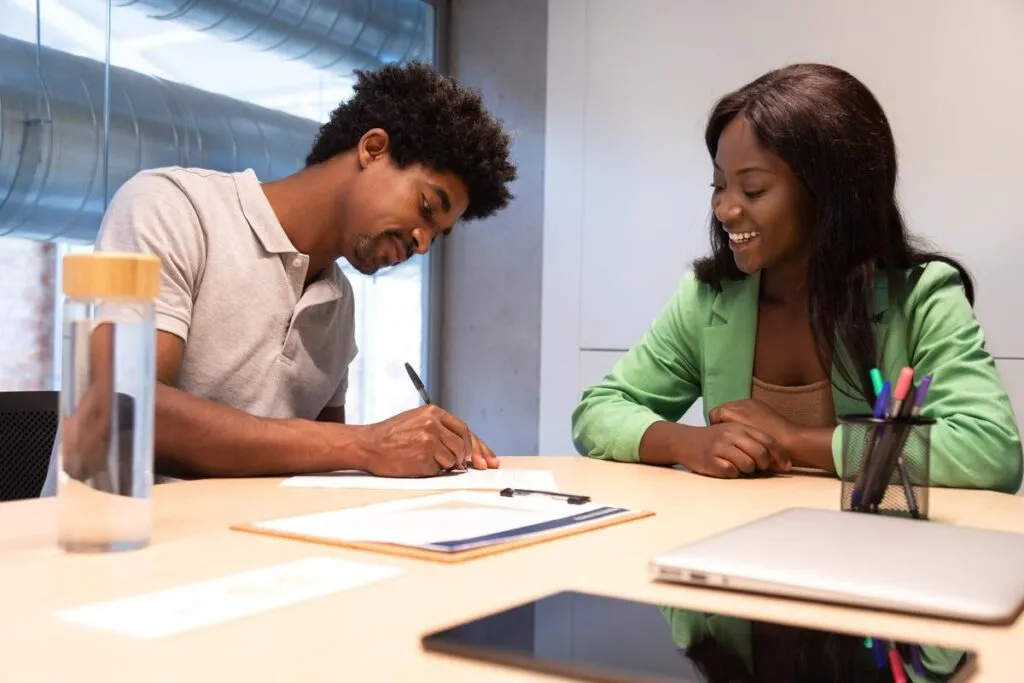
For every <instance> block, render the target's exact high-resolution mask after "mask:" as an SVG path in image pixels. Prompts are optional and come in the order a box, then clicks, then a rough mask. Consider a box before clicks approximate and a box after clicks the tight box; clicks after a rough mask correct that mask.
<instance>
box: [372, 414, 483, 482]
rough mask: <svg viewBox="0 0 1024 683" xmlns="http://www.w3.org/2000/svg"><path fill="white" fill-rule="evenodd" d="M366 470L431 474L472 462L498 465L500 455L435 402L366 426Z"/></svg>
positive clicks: (381, 473) (395, 474) (382, 473)
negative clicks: (497, 456) (435, 404)
mask: <svg viewBox="0 0 1024 683" xmlns="http://www.w3.org/2000/svg"><path fill="white" fill-rule="evenodd" d="M361 431H362V437H361V439H360V440H361V442H362V449H363V450H364V452H365V453H367V454H368V459H367V463H366V470H367V471H368V472H370V473H371V474H374V475H377V476H383V477H429V476H434V475H436V474H439V473H440V472H442V471H444V470H447V469H452V468H462V467H466V466H469V465H472V466H473V467H476V468H478V469H486V468H488V467H497V466H498V459H497V458H496V457H495V456H494V453H493V452H491V449H490V448H488V447H487V446H485V445H484V444H483V442H481V441H480V440H479V439H478V438H477V437H476V435H474V434H473V433H472V432H471V431H470V430H469V427H467V426H466V423H465V422H463V421H462V420H460V419H458V418H457V417H455V416H453V415H451V414H449V413H447V412H445V411H444V410H442V409H441V408H438V407H437V406H434V405H427V406H422V407H420V408H415V409H413V410H407V411H405V412H404V413H399V414H398V415H395V416H394V417H392V418H389V419H387V420H384V421H383V422H378V423H377V424H372V425H366V426H365V427H363V428H362V430H361Z"/></svg>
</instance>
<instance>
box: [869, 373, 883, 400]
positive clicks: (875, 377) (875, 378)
mask: <svg viewBox="0 0 1024 683" xmlns="http://www.w3.org/2000/svg"><path fill="white" fill-rule="evenodd" d="M871 388H872V389H874V390H875V398H878V396H879V394H881V393H882V373H881V372H880V371H879V370H878V368H871Z"/></svg>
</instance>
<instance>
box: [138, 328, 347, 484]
mask: <svg viewBox="0 0 1024 683" xmlns="http://www.w3.org/2000/svg"><path fill="white" fill-rule="evenodd" d="M184 349H185V342H184V341H182V339H181V338H180V337H177V336H175V335H173V334H170V333H168V332H158V333H157V382H158V384H157V390H156V459H157V462H158V463H160V464H162V465H166V466H169V467H170V468H172V469H173V470H175V471H178V470H182V471H185V472H187V473H189V474H192V475H198V476H213V477H216V476H222V477H223V476H260V475H268V474H297V473H304V472H323V471H327V470H336V469H366V464H367V463H366V458H367V454H366V452H365V449H364V448H363V447H362V445H361V443H360V440H359V438H358V437H359V434H358V430H359V429H361V428H360V427H356V426H349V425H342V424H324V423H320V422H314V421H312V420H284V419H270V418H260V417H256V416H254V415H250V414H248V413H246V412H244V411H241V410H236V409H234V408H230V407H228V406H224V405H220V404H218V403H214V402H212V401H206V400H204V399H201V398H198V397H196V396H192V395H191V394H188V393H186V392H184V391H181V390H179V389H176V388H175V387H174V385H175V384H176V383H177V376H178V370H179V368H180V367H181V359H182V355H183V354H184ZM328 410H329V409H328ZM341 410H342V415H341V417H342V419H344V414H343V411H344V409H341ZM321 417H323V415H321ZM332 422H333V421H332Z"/></svg>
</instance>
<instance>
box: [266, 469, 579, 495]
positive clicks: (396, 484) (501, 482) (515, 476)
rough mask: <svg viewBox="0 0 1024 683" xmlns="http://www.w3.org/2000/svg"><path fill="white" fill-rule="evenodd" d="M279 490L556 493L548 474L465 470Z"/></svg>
mask: <svg viewBox="0 0 1024 683" xmlns="http://www.w3.org/2000/svg"><path fill="white" fill-rule="evenodd" d="M281 486H287V487H294V488H324V489H389V490H401V491H454V490H463V491H469V490H492V489H493V490H495V491H497V490H500V489H504V488H513V489H533V490H535V491H558V490H559V489H558V482H556V481H555V475H554V474H552V472H551V470H516V469H507V470H505V469H500V468H499V469H496V470H467V471H465V472H458V473H452V474H443V475H439V476H436V477H426V478H422V479H403V478H401V477H375V476H373V475H372V474H366V473H365V472H356V471H351V470H345V471H339V472H332V473H330V474H324V475H312V476H299V477H291V478H289V479H285V480H284V481H283V482H281Z"/></svg>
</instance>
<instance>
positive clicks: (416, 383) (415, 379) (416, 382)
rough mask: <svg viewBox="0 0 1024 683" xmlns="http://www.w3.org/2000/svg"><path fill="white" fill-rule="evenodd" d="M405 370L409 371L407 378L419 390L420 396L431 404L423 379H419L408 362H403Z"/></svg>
mask: <svg viewBox="0 0 1024 683" xmlns="http://www.w3.org/2000/svg"><path fill="white" fill-rule="evenodd" d="M405 371H406V372H407V373H409V379H411V380H412V385H413V386H414V387H416V391H418V392H419V394H420V398H422V399H423V402H424V403H426V404H427V405H428V406H429V405H430V404H431V401H430V395H429V394H428V393H427V388H426V387H425V386H423V380H421V379H420V376H419V375H417V374H416V371H415V370H413V369H412V366H411V365H409V364H408V363H406V364H405Z"/></svg>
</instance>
